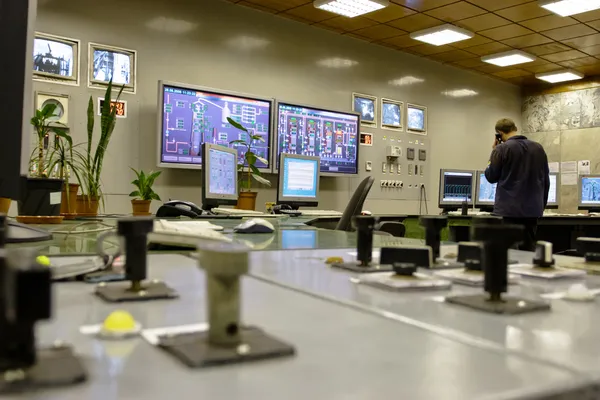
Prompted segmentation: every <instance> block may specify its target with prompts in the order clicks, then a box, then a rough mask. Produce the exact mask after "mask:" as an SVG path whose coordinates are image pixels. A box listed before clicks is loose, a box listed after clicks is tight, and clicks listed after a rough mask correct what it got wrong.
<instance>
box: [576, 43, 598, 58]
mask: <svg viewBox="0 0 600 400" xmlns="http://www.w3.org/2000/svg"><path fill="white" fill-rule="evenodd" d="M579 50H581V51H583V52H584V53H586V54H589V55H591V56H598V55H600V44H598V45H596V46H590V47H582V48H581V49H579Z"/></svg>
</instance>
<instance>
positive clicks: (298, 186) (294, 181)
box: [277, 153, 321, 210]
mask: <svg viewBox="0 0 600 400" xmlns="http://www.w3.org/2000/svg"><path fill="white" fill-rule="evenodd" d="M280 158H281V159H280V165H279V186H278V188H277V204H287V205H289V206H291V207H292V208H293V209H295V210H297V209H298V208H299V207H301V206H308V207H316V206H318V205H319V170H320V168H319V167H320V165H321V160H320V158H319V157H314V156H301V155H297V154H285V153H283V154H281V155H280Z"/></svg>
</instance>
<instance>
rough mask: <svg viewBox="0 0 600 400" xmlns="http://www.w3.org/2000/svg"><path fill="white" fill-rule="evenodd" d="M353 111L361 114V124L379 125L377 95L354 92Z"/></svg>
mask: <svg viewBox="0 0 600 400" xmlns="http://www.w3.org/2000/svg"><path fill="white" fill-rule="evenodd" d="M352 111H354V112H355V113H358V114H360V124H361V125H364V126H369V127H374V128H376V127H377V97H375V96H371V95H368V94H360V93H352Z"/></svg>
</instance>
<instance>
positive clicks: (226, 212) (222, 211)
mask: <svg viewBox="0 0 600 400" xmlns="http://www.w3.org/2000/svg"><path fill="white" fill-rule="evenodd" d="M212 212H213V213H215V214H217V215H241V216H247V215H264V213H262V212H260V211H251V210H238V209H237V208H213V209H212Z"/></svg>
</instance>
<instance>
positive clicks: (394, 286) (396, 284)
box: [358, 272, 452, 291]
mask: <svg viewBox="0 0 600 400" xmlns="http://www.w3.org/2000/svg"><path fill="white" fill-rule="evenodd" d="M358 282H359V283H361V284H364V285H369V286H374V287H379V288H383V289H388V290H395V291H406V290H446V289H450V287H451V286H452V283H451V282H450V281H446V280H443V279H435V278H432V277H431V276H429V275H426V274H421V273H418V272H417V273H415V274H413V275H412V276H403V275H397V274H395V273H388V272H383V273H376V274H369V275H365V276H363V277H361V278H360V280H359V281H358Z"/></svg>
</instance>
